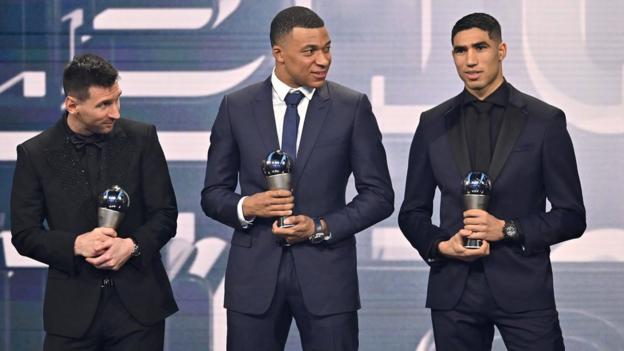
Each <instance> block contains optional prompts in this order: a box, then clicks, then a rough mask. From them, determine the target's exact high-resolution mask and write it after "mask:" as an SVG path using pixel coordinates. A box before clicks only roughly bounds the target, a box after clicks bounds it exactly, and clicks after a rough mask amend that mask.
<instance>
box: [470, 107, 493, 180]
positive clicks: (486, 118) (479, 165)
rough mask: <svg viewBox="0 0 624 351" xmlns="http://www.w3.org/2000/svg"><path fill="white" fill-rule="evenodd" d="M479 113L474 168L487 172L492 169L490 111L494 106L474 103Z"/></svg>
mask: <svg viewBox="0 0 624 351" xmlns="http://www.w3.org/2000/svg"><path fill="white" fill-rule="evenodd" d="M473 106H474V107H475V110H476V111H477V123H476V128H475V129H476V133H475V139H474V140H475V147H474V159H473V160H474V167H475V170H476V171H482V172H487V171H488V170H489V168H490V160H491V158H492V151H491V147H490V110H491V109H492V104H491V103H489V102H485V101H477V102H475V103H473Z"/></svg>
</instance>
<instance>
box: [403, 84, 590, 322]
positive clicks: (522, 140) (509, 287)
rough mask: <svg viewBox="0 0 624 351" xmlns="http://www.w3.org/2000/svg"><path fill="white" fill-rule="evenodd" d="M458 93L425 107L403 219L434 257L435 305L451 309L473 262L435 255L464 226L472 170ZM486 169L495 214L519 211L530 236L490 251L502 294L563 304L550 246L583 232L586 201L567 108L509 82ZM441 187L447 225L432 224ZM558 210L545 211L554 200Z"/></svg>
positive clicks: (430, 302) (508, 299)
mask: <svg viewBox="0 0 624 351" xmlns="http://www.w3.org/2000/svg"><path fill="white" fill-rule="evenodd" d="M460 109H461V99H460V97H459V96H457V97H455V98H453V99H450V100H448V101H446V102H444V103H443V104H441V105H439V106H437V107H435V108H433V109H431V110H429V111H426V112H424V113H423V114H422V116H421V119H420V123H419V125H418V128H417V130H416V133H415V135H414V139H413V141H412V146H411V150H410V158H409V166H408V173H407V186H406V189H405V199H404V202H403V204H402V206H401V211H400V214H399V225H400V227H401V230H402V231H403V233H404V235H405V236H406V237H407V239H408V240H409V242H410V243H411V244H412V246H414V247H415V248H416V249H417V250H418V252H419V253H420V255H421V256H422V257H423V258H424V259H425V260H426V261H427V262H428V263H429V264H430V265H431V268H430V273H429V287H428V293H427V307H430V308H434V309H452V308H453V307H454V306H455V305H456V304H457V302H458V301H459V298H460V297H461V294H462V291H463V287H464V285H465V282H466V278H467V276H468V269H469V265H468V264H467V263H464V262H462V261H459V260H450V259H441V260H438V261H434V262H432V260H431V257H430V253H431V248H432V246H433V245H434V244H435V243H436V242H438V241H440V240H446V239H448V238H450V237H451V236H452V235H454V234H455V233H456V232H457V231H458V230H459V229H461V228H462V227H463V215H462V212H463V210H464V209H463V207H462V201H461V200H462V186H461V184H462V179H463V177H464V176H465V175H466V174H467V173H468V172H469V171H470V159H469V156H468V147H467V144H466V136H465V134H464V131H463V128H462V123H460V116H461V113H460ZM488 174H489V175H490V177H491V179H492V180H493V188H492V192H491V194H490V204H489V207H488V212H490V213H491V214H493V215H494V216H496V217H497V218H500V219H506V220H509V219H513V220H515V221H516V223H517V224H518V226H519V228H520V230H521V231H522V234H523V243H522V244H521V245H520V244H518V243H513V242H508V241H499V242H494V243H492V245H491V251H490V255H489V256H487V257H484V258H482V259H481V260H482V262H483V266H484V270H485V274H486V276H487V280H488V285H489V287H490V289H491V291H492V294H493V296H494V298H495V299H496V302H497V303H498V304H499V306H500V307H501V308H503V309H504V310H506V311H509V312H521V311H527V310H538V309H545V308H552V307H554V306H555V302H554V293H553V281H552V269H551V265H550V258H549V254H550V246H551V245H553V244H556V243H559V242H562V241H565V240H568V239H572V238H576V237H579V236H580V235H581V234H582V233H583V231H584V230H585V227H586V224H585V208H584V205H583V197H582V193H581V185H580V181H579V176H578V171H577V168H576V159H575V156H574V149H573V147H572V141H571V140H570V136H569V134H568V132H567V130H566V122H565V115H564V113H563V111H561V110H560V109H558V108H555V107H553V106H550V105H548V104H546V103H544V102H542V101H540V100H537V99H535V98H533V97H531V96H528V95H526V94H523V93H521V92H519V91H518V90H516V89H515V88H513V87H510V94H509V104H508V107H507V109H506V110H505V113H504V117H503V122H502V126H501V130H500V133H499V137H498V139H497V141H496V148H495V150H494V154H493V156H492V162H491V164H490V169H489V172H488ZM436 188H438V189H440V192H441V203H440V225H439V226H436V225H433V224H432V223H431V216H432V212H433V197H434V192H435V190H436ZM547 199H548V201H549V202H550V203H551V205H552V208H551V209H550V210H549V211H548V212H547V211H546V200H547Z"/></svg>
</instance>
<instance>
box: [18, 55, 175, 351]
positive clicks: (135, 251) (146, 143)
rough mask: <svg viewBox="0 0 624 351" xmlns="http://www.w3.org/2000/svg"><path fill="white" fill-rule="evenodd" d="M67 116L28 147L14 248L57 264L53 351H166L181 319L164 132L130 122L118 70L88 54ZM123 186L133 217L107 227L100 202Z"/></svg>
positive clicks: (71, 79) (50, 314)
mask: <svg viewBox="0 0 624 351" xmlns="http://www.w3.org/2000/svg"><path fill="white" fill-rule="evenodd" d="M63 88H64V89H65V94H66V98H65V109H66V112H65V113H64V115H63V116H62V117H61V118H60V119H59V121H58V122H57V123H56V124H55V125H54V126H52V127H51V128H50V129H48V130H46V131H44V132H42V133H41V134H39V135H37V136H35V137H34V138H32V139H30V140H28V141H26V142H24V143H23V144H20V145H19V146H18V147H17V164H16V168H15V174H14V178H13V189H12V194H11V231H12V235H13V236H12V242H13V245H15V247H16V248H17V250H18V251H19V253H20V254H22V255H24V256H28V257H31V258H33V259H35V260H37V261H40V262H43V263H45V264H47V265H48V266H49V269H48V281H47V286H46V294H45V300H44V308H43V319H44V329H45V331H46V337H45V341H44V350H63V351H66V350H104V349H105V350H116V351H117V350H119V351H120V350H133V351H135V350H146V351H147V350H149V351H153V350H162V348H163V337H164V325H165V323H164V319H165V317H167V316H168V315H170V314H172V313H174V312H175V311H176V310H177V306H176V303H175V301H174V299H173V294H172V291H171V286H170V285H169V279H168V278H167V274H166V272H165V269H164V266H163V264H162V262H161V259H160V253H159V250H160V248H161V247H163V245H165V244H166V243H167V241H169V239H170V238H171V237H173V236H174V235H175V231H176V219H177V215H178V212H177V206H176V200H175V194H174V193H173V187H172V185H171V180H170V178H169V171H168V169H167V163H166V161H165V157H164V154H163V151H162V149H161V147H160V143H159V142H158V137H157V135H156V128H155V127H154V126H152V125H148V124H144V123H139V122H134V121H131V120H128V119H120V110H119V108H120V105H119V102H120V96H121V88H120V87H119V84H118V73H117V70H116V69H115V68H114V67H113V66H112V65H111V64H110V63H108V62H107V61H105V60H104V59H102V58H101V57H98V56H95V55H91V54H86V55H82V56H77V57H75V58H74V60H73V61H72V62H71V63H69V65H68V66H67V67H66V68H65V70H64V73H63ZM112 185H119V186H120V187H121V188H123V189H124V190H125V191H126V192H127V193H128V194H129V196H130V200H131V201H130V207H129V208H128V210H127V212H126V213H125V217H124V218H123V220H122V222H121V223H120V225H119V227H118V228H117V230H115V229H112V228H100V227H98V218H97V206H98V197H99V194H101V193H102V192H103V191H104V190H105V189H107V188H110V187H111V186H112Z"/></svg>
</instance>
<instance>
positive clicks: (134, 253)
mask: <svg viewBox="0 0 624 351" xmlns="http://www.w3.org/2000/svg"><path fill="white" fill-rule="evenodd" d="M129 239H130V240H132V243H133V244H134V247H133V248H132V253H130V257H137V256H141V248H140V247H139V243H138V242H137V241H136V239H135V238H133V237H130V238H129Z"/></svg>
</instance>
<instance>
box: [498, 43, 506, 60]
mask: <svg viewBox="0 0 624 351" xmlns="http://www.w3.org/2000/svg"><path fill="white" fill-rule="evenodd" d="M505 56H507V44H506V43H505V42H502V43H500V44H499V45H498V60H499V61H503V60H504V59H505Z"/></svg>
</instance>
